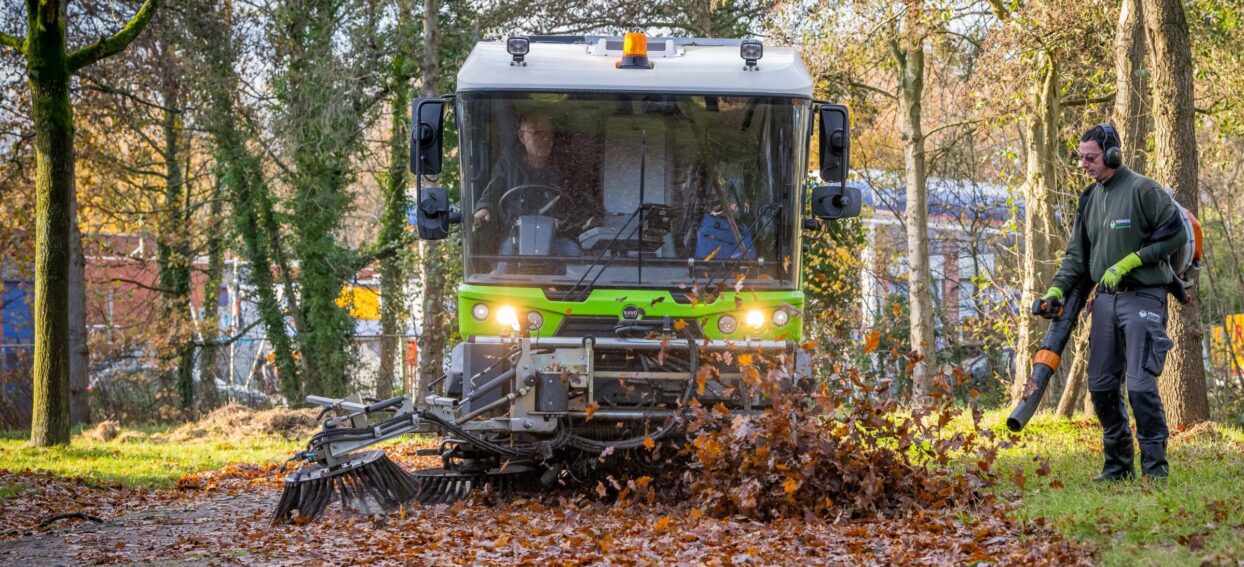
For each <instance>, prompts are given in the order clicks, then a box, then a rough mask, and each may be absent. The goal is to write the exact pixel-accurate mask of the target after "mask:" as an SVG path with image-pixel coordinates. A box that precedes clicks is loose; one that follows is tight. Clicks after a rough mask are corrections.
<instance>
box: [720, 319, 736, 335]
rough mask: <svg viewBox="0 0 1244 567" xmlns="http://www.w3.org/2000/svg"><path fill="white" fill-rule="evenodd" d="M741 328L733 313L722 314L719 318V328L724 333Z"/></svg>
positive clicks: (727, 333)
mask: <svg viewBox="0 0 1244 567" xmlns="http://www.w3.org/2000/svg"><path fill="white" fill-rule="evenodd" d="M738 328H739V322H738V321H737V320H735V318H734V316H733V315H722V316H721V318H719V319H717V330H718V331H721V334H723V335H729V334H731V333H733V332H735V331H736V330H738Z"/></svg>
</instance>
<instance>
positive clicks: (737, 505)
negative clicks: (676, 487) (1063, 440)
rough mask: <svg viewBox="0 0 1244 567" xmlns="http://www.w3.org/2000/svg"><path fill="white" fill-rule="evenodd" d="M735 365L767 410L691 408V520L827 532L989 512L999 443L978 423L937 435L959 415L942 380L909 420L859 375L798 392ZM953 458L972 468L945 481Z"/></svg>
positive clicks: (772, 372) (768, 374)
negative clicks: (972, 510) (858, 523)
mask: <svg viewBox="0 0 1244 567" xmlns="http://www.w3.org/2000/svg"><path fill="white" fill-rule="evenodd" d="M738 358H739V366H740V370H741V371H742V375H743V377H744V381H745V382H746V384H747V387H748V388H749V389H750V390H751V391H754V392H761V393H763V394H764V395H765V396H767V397H768V399H769V400H771V402H772V406H771V407H770V408H769V409H766V410H765V411H763V412H761V413H759V414H756V415H751V416H748V415H739V414H731V413H729V412H727V411H726V408H725V407H723V406H720V405H718V406H716V407H712V408H704V407H695V408H694V414H695V419H694V420H693V422H692V423H691V425H690V429H691V431H692V432H693V435H694V436H693V438H692V440H691V443H690V445H689V447H688V449H687V450H688V451H690V456H691V462H690V464H689V467H688V469H687V470H686V471H685V472H684V473H683V474H682V485H683V486H684V488H685V490H686V491H687V492H688V493H689V495H690V498H691V501H692V502H693V505H695V506H696V507H697V508H700V509H702V510H704V511H705V512H707V513H709V514H712V515H714V516H717V517H727V516H744V517H748V518H754V519H759V520H773V519H778V518H809V517H814V518H820V519H825V520H834V519H839V518H843V517H846V518H864V517H899V516H904V515H906V514H908V513H910V512H912V511H916V510H943V509H952V508H961V507H964V506H987V505H991V504H992V498H991V497H990V496H989V495H988V494H986V493H984V492H983V491H982V489H984V488H987V487H989V486H991V485H992V483H993V474H992V473H991V471H990V468H991V465H992V463H993V460H994V457H995V455H996V454H997V449H998V447H999V446H1000V444H1002V443H1004V441H1002V440H1000V439H997V438H996V437H995V435H994V434H993V432H991V431H988V430H985V429H982V428H981V427H980V425H979V422H980V413H978V412H974V413H973V416H972V417H973V419H972V422H973V424H974V426H973V427H972V428H971V430H969V431H966V432H959V433H953V434H948V433H947V432H946V431H944V429H943V428H944V427H945V426H946V425H947V424H949V423H950V422H951V421H952V420H954V419H955V418H956V417H957V416H958V415H959V413H960V412H962V411H964V410H962V409H959V408H956V407H955V406H954V404H953V402H952V401H951V400H949V396H947V395H946V393H947V392H949V391H950V387H949V385H948V384H947V383H946V380H944V379H942V380H939V383H940V385H941V386H942V387H941V388H940V390H939V391H938V393H936V394H935V395H934V396H933V397H932V399H931V400H930V401H929V402H928V403H927V404H925V405H923V406H920V407H916V408H905V407H903V406H901V405H900V404H899V403H898V401H897V400H895V399H893V398H891V397H890V396H889V394H888V392H889V388H888V386H889V384H888V383H887V382H880V383H869V382H868V381H865V380H862V379H861V375H860V374H859V372H857V371H856V370H855V369H840V370H839V371H838V372H836V373H835V374H833V375H832V376H831V377H830V378H829V379H827V380H824V381H822V382H820V383H819V384H816V385H815V386H813V387H808V388H799V387H795V386H792V381H791V379H790V378H789V376H790V373H789V371H788V370H787V369H784V368H782V366H781V365H780V364H778V363H776V361H761V360H760V358H759V357H758V356H757V357H753V356H749V355H741V356H739V357H738ZM809 390H810V391H809ZM965 456H968V457H974V458H971V459H965V458H964V457H965ZM952 458H953V459H955V460H958V461H967V462H972V463H975V465H974V466H969V467H967V470H963V469H962V466H960V468H959V469H958V470H953V469H952V465H951V463H952Z"/></svg>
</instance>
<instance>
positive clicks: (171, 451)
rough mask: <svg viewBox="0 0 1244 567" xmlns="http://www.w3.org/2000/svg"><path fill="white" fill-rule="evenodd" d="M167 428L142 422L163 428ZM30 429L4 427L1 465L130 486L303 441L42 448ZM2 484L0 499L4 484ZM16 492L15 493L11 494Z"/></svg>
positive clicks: (262, 458) (285, 451)
mask: <svg viewBox="0 0 1244 567" xmlns="http://www.w3.org/2000/svg"><path fill="white" fill-rule="evenodd" d="M165 429H166V428H159V427H157V428H144V429H140V431H142V432H143V433H147V434H153V433H162V432H163V431H164V430H165ZM28 436H29V434H28V432H13V431H8V432H2V433H0V470H10V471H22V470H26V469H30V470H34V471H44V472H49V473H52V474H56V475H63V476H73V477H82V478H87V479H93V480H98V481H101V482H108V483H111V482H119V483H121V484H123V485H125V486H129V487H141V488H162V487H168V486H172V485H173V484H175V483H176V482H177V479H179V478H181V477H182V476H183V475H185V474H187V473H192V472H199V471H204V470H211V469H215V468H219V467H221V466H224V465H226V464H228V463H233V462H249V463H265V462H269V461H274V460H283V459H286V458H288V457H289V456H290V455H291V454H293V452H294V451H297V450H298V449H300V448H301V443H300V442H296V441H285V440H283V439H280V438H277V437H254V438H247V439H241V440H222V439H204V440H193V441H186V442H177V443H165V442H159V441H156V440H153V439H151V438H150V437H148V438H145V439H141V440H131V441H129V442H122V441H120V440H116V439H114V440H112V441H109V442H107V443H99V442H93V441H87V440H85V439H83V438H82V437H76V436H75V437H74V438H73V441H72V442H71V443H70V444H69V445H68V446H61V447H51V448H38V447H31V446H29V445H28V444H27V439H28V438H29V437H28ZM12 489H13V487H0V500H3V499H4V498H5V497H6V490H12ZM8 496H10V497H11V496H12V494H8Z"/></svg>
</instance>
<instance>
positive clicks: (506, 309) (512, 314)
mask: <svg viewBox="0 0 1244 567" xmlns="http://www.w3.org/2000/svg"><path fill="white" fill-rule="evenodd" d="M497 323H500V324H501V326H502V327H508V328H510V329H513V330H514V332H518V330H519V329H522V327H521V326H519V324H518V312H517V311H515V310H514V308H513V307H511V306H509V305H502V306H501V307H500V308H499V309H497Z"/></svg>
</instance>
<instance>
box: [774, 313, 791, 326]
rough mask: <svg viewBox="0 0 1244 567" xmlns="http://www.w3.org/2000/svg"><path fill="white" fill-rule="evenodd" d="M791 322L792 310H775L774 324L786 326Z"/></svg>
mask: <svg viewBox="0 0 1244 567" xmlns="http://www.w3.org/2000/svg"><path fill="white" fill-rule="evenodd" d="M789 322H790V312H789V311H787V310H785V309H778V310H777V311H774V312H773V326H774V327H785V326H786V324H787V323H789Z"/></svg>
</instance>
